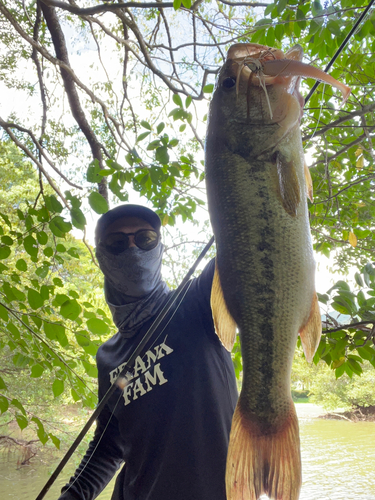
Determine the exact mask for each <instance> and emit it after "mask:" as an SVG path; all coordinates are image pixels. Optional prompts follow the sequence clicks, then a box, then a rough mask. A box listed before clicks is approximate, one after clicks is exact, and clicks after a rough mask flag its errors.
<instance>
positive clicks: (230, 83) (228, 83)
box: [222, 77, 236, 89]
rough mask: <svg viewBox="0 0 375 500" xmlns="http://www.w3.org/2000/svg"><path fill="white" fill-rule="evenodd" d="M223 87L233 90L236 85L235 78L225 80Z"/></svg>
mask: <svg viewBox="0 0 375 500" xmlns="http://www.w3.org/2000/svg"><path fill="white" fill-rule="evenodd" d="M222 85H223V87H224V88H225V89H231V88H233V87H234V86H235V85H236V80H235V78H232V77H228V78H225V80H223V83H222Z"/></svg>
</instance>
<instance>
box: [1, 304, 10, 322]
mask: <svg viewBox="0 0 375 500" xmlns="http://www.w3.org/2000/svg"><path fill="white" fill-rule="evenodd" d="M0 318H1V319H2V320H3V321H6V322H8V321H9V314H8V311H7V309H6V308H5V307H4V306H3V305H2V304H0Z"/></svg>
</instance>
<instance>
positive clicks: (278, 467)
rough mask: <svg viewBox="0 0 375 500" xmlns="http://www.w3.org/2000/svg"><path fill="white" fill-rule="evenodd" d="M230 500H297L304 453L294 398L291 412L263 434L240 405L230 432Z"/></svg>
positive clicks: (228, 473)
mask: <svg viewBox="0 0 375 500" xmlns="http://www.w3.org/2000/svg"><path fill="white" fill-rule="evenodd" d="M225 481H226V488H227V500H258V498H259V497H260V496H261V495H263V494H266V495H268V497H269V498H270V499H272V500H298V498H299V491H300V488H301V481H302V479H301V456H300V447H299V430H298V419H297V415H296V411H295V408H294V404H293V402H292V401H291V405H290V415H289V416H288V418H287V420H286V421H285V423H284V424H283V425H282V427H281V428H280V429H279V430H278V431H276V432H275V433H269V434H262V433H261V432H260V430H259V425H258V424H256V423H254V422H252V421H251V420H249V418H247V417H246V415H245V414H244V413H243V412H242V411H241V406H240V405H237V407H236V410H235V413H234V416H233V422H232V430H231V433H230V441H229V449H228V458H227V469H226V478H225Z"/></svg>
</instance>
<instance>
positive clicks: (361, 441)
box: [0, 404, 375, 500]
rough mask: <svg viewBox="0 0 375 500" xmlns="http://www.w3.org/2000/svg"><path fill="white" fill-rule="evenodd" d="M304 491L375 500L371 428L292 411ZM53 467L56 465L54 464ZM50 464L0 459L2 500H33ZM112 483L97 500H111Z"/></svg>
mask: <svg viewBox="0 0 375 500" xmlns="http://www.w3.org/2000/svg"><path fill="white" fill-rule="evenodd" d="M297 411H298V414H299V418H300V433H301V448H302V466H303V486H302V491H301V496H300V500H375V473H374V465H375V423H372V422H358V423H351V422H348V421H344V420H322V419H317V418H310V417H309V415H311V414H312V413H313V414H314V413H315V414H316V413H319V411H317V409H316V407H313V406H312V405H302V404H301V405H297ZM57 463H58V461H56V464H57ZM56 464H55V463H50V462H48V461H45V463H43V462H42V461H41V460H38V459H37V457H35V458H34V459H33V460H32V465H29V466H23V467H19V468H18V467H17V457H16V456H13V455H11V456H9V461H8V458H7V456H6V455H4V454H3V455H0V492H1V500H35V498H36V496H37V494H38V493H39V492H40V490H41V489H42V487H43V486H44V484H45V482H46V481H47V479H48V477H49V473H50V472H51V471H53V468H54V466H55V465H56ZM73 468H74V466H70V467H69V465H68V466H67V467H66V469H64V471H63V472H62V473H61V475H60V476H59V478H58V479H57V481H56V483H55V484H54V485H53V487H52V488H51V490H50V491H49V492H48V494H47V495H46V497H45V499H46V500H56V499H57V498H58V496H59V492H60V489H61V487H62V486H63V485H64V484H65V483H66V481H67V480H68V478H69V477H70V475H71V473H72V472H73ZM113 484H114V482H113V481H112V482H111V484H110V485H108V487H107V488H106V489H105V490H104V491H103V492H102V494H101V495H100V496H99V497H98V498H99V499H100V500H110V498H111V492H112V489H113Z"/></svg>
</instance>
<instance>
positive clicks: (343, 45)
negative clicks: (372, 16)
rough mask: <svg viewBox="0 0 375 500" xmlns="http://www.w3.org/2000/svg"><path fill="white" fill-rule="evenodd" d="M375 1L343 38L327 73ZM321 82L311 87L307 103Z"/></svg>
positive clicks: (373, 0)
mask: <svg viewBox="0 0 375 500" xmlns="http://www.w3.org/2000/svg"><path fill="white" fill-rule="evenodd" d="M374 2H375V0H371V1H370V2H369V4H368V5H367V7H366V9H365V10H364V11H363V12H362V14H361V15H360V16H359V18H358V19H357V21H356V23H355V24H354V26H353V28H352V29H351V30H350V31H349V33H348V34H347V35H346V37H345V39H344V40H343V42H342V44H341V45H340V47H339V48H338V49H337V51H336V53H335V54H334V56H333V57H332V59H331V60H330V61H329V63H328V64H327V67H326V68H325V70H324V72H325V73H327V72H328V70H329V69H330V68H331V66H332V65H333V63H334V62H335V61H336V59H337V58H338V56H339V55H340V54H341V52H342V51H343V50H344V48H345V46H346V45H347V43H348V42H349V40H350V39H351V37H352V36H353V34H354V33H355V32H356V30H357V28H358V26H359V25H360V23H361V22H362V21H363V19H364V17H365V16H366V14H367V13H368V11H369V10H370V9H371V7H372V5H373V3H374ZM319 84H320V82H319V81H317V82H315V83H314V85H313V87H312V88H311V90H310V92H309V93H308V94H307V96H306V98H305V105H306V103H307V101H308V100H309V99H310V97H311V96H312V95H313V93H314V92H315V90H316V89H317V87H318V85H319Z"/></svg>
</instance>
